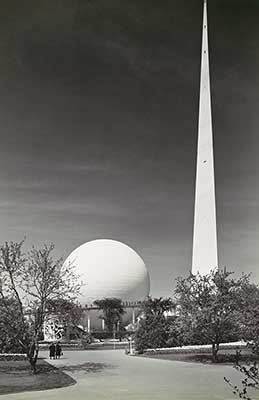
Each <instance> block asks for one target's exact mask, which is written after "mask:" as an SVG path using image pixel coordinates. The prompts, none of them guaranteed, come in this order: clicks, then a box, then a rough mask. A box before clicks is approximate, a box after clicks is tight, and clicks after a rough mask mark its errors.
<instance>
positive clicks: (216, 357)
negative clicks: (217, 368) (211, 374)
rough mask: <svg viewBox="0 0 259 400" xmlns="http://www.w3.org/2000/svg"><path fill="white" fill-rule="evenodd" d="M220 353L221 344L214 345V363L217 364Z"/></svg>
mask: <svg viewBox="0 0 259 400" xmlns="http://www.w3.org/2000/svg"><path fill="white" fill-rule="evenodd" d="M218 351H219V344H218V343H212V361H213V362H215V363H217V362H218Z"/></svg>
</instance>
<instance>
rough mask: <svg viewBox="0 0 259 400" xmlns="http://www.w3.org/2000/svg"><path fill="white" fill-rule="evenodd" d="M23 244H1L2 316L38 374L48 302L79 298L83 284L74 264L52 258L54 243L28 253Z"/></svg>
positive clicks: (0, 297) (0, 288) (0, 285)
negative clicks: (40, 345)
mask: <svg viewBox="0 0 259 400" xmlns="http://www.w3.org/2000/svg"><path fill="white" fill-rule="evenodd" d="M23 244H24V241H21V242H20V243H15V242H5V244H4V245H2V246H1V247H0V300H1V308H2V309H4V313H3V314H2V316H1V319H2V323H3V324H5V323H6V324H7V326H8V327H9V331H10V332H11V334H12V335H13V337H16V338H17V341H18V342H19V344H20V345H21V347H22V348H23V350H24V352H25V353H26V354H27V358H28V360H29V362H30V365H31V368H32V371H33V372H34V373H36V364H37V360H38V352H39V345H38V341H39V337H40V334H41V332H42V328H43V323H44V319H45V316H46V313H47V305H48V302H49V301H50V300H52V301H53V300H57V299H67V300H73V299H75V298H76V296H77V294H78V293H79V290H80V284H79V282H78V276H76V274H75V272H74V268H73V266H72V265H64V263H63V259H62V258H58V259H54V258H53V257H52V252H53V250H54V245H53V244H51V245H49V246H47V245H45V246H44V247H43V248H41V249H36V248H34V247H33V248H32V250H31V251H30V252H29V253H28V254H25V253H24V252H23V251H22V246H23ZM10 302H11V303H12V305H13V306H12V307H10ZM14 311H15V312H14ZM17 330H18V332H17Z"/></svg>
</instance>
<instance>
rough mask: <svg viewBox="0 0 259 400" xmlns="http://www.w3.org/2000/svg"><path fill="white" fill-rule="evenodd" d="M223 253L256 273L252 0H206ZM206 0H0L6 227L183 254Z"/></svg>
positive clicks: (156, 270) (257, 56)
mask: <svg viewBox="0 0 259 400" xmlns="http://www.w3.org/2000/svg"><path fill="white" fill-rule="evenodd" d="M208 18H209V34H210V38H209V40H210V56H211V57H210V59H211V60H210V61H211V85H212V105H213V121H214V142H215V170H216V171H215V172H216V190H217V215H218V241H219V257H220V265H221V266H225V265H226V266H227V267H228V268H229V269H230V270H234V271H238V272H241V271H245V272H252V273H253V276H254V278H255V279H259V268H258V267H259V263H258V261H259V250H258V247H259V246H258V243H259V212H258V211H259V210H258V209H259V186H258V181H259V159H258V148H259V129H258V128H259V72H258V71H259V24H258V21H259V2H258V1H257V0H210V1H209V2H208ZM201 23H202V1H201V0H181V1H179V0H178V1H176V0H160V1H157V0H88V1H87V0H38V1H35V0H27V1H21V0H8V1H7V0H2V2H1V9H0V139H1V142H0V194H1V197H0V241H4V240H11V239H12V240H20V239H22V238H23V236H24V235H26V236H27V246H30V245H31V244H32V243H33V244H35V245H41V244H43V243H49V242H54V243H55V244H56V249H57V252H58V254H64V255H68V254H69V253H70V251H72V250H73V249H74V248H75V247H77V246H78V245H80V244H81V243H83V242H85V241H88V240H91V239H96V238H103V237H104V238H113V239H117V240H121V241H123V242H125V243H127V244H128V245H130V246H132V247H133V248H134V249H135V250H136V251H138V252H139V254H140V255H141V256H142V257H143V259H144V261H145V262H146V264H147V267H148V268H149V271H150V274H151V283H152V293H153V295H155V296H157V295H169V294H170V291H171V289H172V287H173V285H174V279H175V278H176V277H177V276H179V275H186V274H187V272H188V270H189V269H190V266H191V249H192V224H193V205H194V184H195V158H196V141H197V121H198V92H199V68H200V47H201Z"/></svg>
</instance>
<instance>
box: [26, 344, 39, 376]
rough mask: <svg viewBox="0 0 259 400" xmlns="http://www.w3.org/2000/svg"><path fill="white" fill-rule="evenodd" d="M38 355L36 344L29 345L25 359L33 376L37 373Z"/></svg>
mask: <svg viewBox="0 0 259 400" xmlns="http://www.w3.org/2000/svg"><path fill="white" fill-rule="evenodd" d="M38 354H39V345H38V343H35V342H33V343H31V344H30V347H29V349H28V351H27V358H28V361H29V363H30V366H31V370H32V372H33V374H34V375H35V374H36V373H37V368H36V364H37V361H38Z"/></svg>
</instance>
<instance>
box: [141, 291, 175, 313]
mask: <svg viewBox="0 0 259 400" xmlns="http://www.w3.org/2000/svg"><path fill="white" fill-rule="evenodd" d="M141 309H142V311H143V313H144V315H146V316H148V315H163V314H165V313H167V312H168V311H171V310H172V309H174V303H173V300H172V299H171V298H165V299H164V298H163V297H157V298H152V297H151V296H148V298H147V299H146V300H145V301H144V302H143V303H142V306H141Z"/></svg>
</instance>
